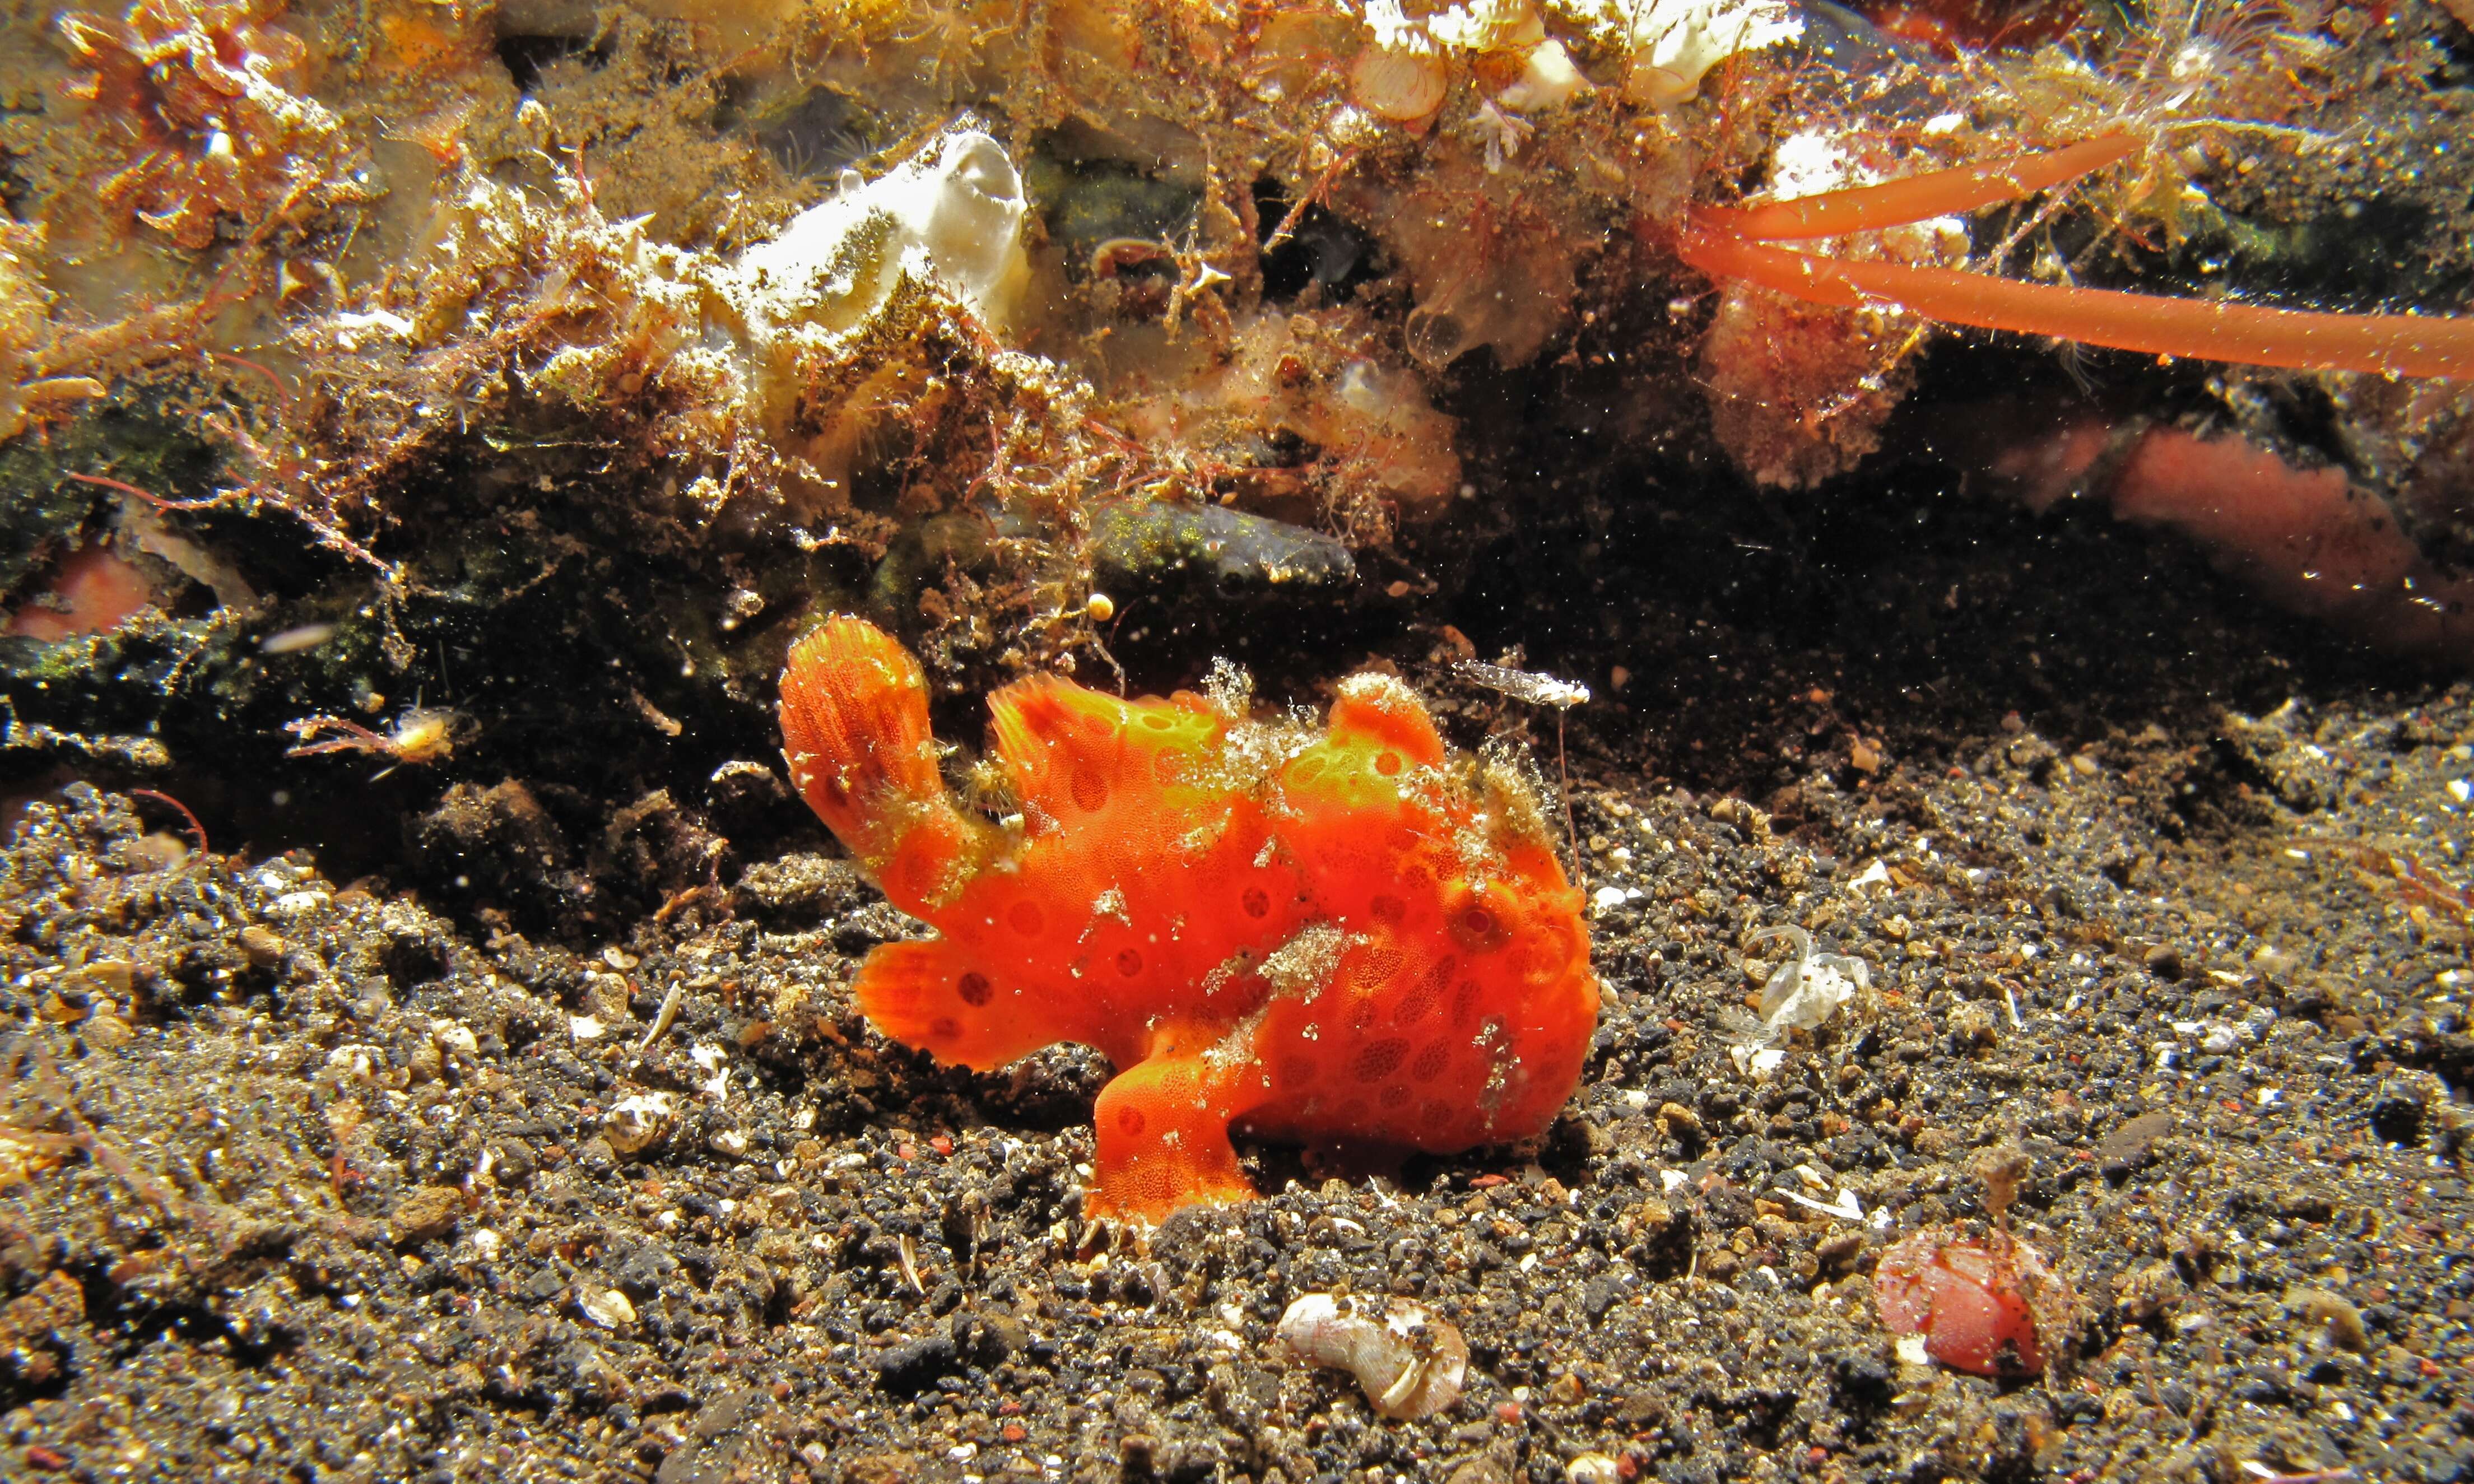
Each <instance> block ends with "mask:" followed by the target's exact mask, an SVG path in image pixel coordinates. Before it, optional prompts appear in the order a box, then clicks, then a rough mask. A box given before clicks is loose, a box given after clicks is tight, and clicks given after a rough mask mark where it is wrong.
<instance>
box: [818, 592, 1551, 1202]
mask: <svg viewBox="0 0 2474 1484" xmlns="http://www.w3.org/2000/svg"><path fill="white" fill-rule="evenodd" d="M989 709H990V711H991V712H992V713H993V719H992V723H991V726H990V736H991V742H992V748H991V750H992V753H993V756H994V760H995V762H996V764H997V766H998V767H999V769H1000V770H1001V771H1002V772H1003V774H1004V776H1005V778H1006V779H1007V782H1008V783H1009V784H1010V786H1011V788H1012V790H1013V791H1014V794H1015V797H1016V799H1017V800H1018V802H1019V805H1020V813H1019V815H1017V816H1015V818H1013V819H1009V820H1008V821H1007V827H1005V828H1003V829H1000V828H999V827H998V826H996V825H994V824H990V823H988V822H986V821H984V820H982V819H979V818H978V817H976V816H974V815H965V814H964V813H963V812H962V811H961V810H960V809H958V807H957V806H956V805H955V803H954V802H953V800H952V798H951V796H950V795H949V794H948V793H947V791H946V790H945V788H944V785H943V784H942V782H941V781H939V780H938V779H937V777H936V776H935V770H934V754H933V752H932V751H931V750H930V749H931V748H933V746H934V742H933V741H932V740H931V739H930V738H929V736H928V716H927V697H926V692H925V688H924V686H923V685H922V684H921V683H920V677H919V669H918V666H917V664H916V662H914V661H912V660H911V659H910V656H909V655H908V654H906V653H904V652H903V651H902V649H901V647H900V646H899V645H896V644H895V643H894V642H893V641H892V640H891V639H889V638H887V637H886V636H885V635H884V634H883V633H881V632H879V631H878V630H876V629H875V628H873V627H871V626H869V625H868V624H867V623H865V622H863V621H861V620H858V619H851V618H837V619H834V620H830V621H828V622H827V623H825V624H824V625H823V626H821V627H820V628H818V629H817V630H815V631H814V632H813V633H811V634H810V635H808V636H807V637H806V638H805V639H802V640H801V641H800V642H799V643H798V644H797V645H794V646H793V647H792V649H791V652H790V661H789V668H788V671H787V672H786V673H785V674H784V676H783V683H782V730H783V737H784V741H785V744H786V753H787V755H788V759H789V763H790V768H791V772H792V775H793V776H794V777H795V778H796V779H797V780H798V783H799V787H800V790H801V791H802V792H803V793H804V794H805V795H806V796H807V799H808V802H809V803H810V805H811V806H813V808H814V809H815V811H816V813H817V815H819V816H820V817H822V818H823V819H824V820H825V822H826V823H827V824H828V825H829V826H830V827H831V828H832V829H833V830H834V832H835V833H836V834H837V835H839V836H840V837H841V838H842V839H843V841H844V842H845V843H846V844H848V845H850V846H851V848H852V851H853V853H854V854H856V855H857V856H858V857H859V859H860V861H861V864H864V865H865V866H866V867H867V868H868V869H869V870H870V871H871V872H873V873H874V874H875V875H876V877H877V879H878V880H879V881H880V882H881V883H883V884H884V885H885V890H886V894H887V895H888V896H890V897H892V898H893V900H894V901H895V902H896V903H897V904H898V905H901V906H903V907H904V908H905V909H906V910H908V911H910V912H913V913H915V914H917V915H919V916H921V917H923V918H925V919H926V920H927V921H928V922H929V923H930V924H931V925H932V926H934V928H936V929H937V930H938V933H939V937H936V938H934V939H933V940H930V941H926V942H911V943H889V944H886V945H885V946H883V947H880V948H878V949H877V950H876V951H875V952H874V953H873V954H871V955H870V956H869V958H868V960H867V962H866V963H865V965H864V966H863V967H862V968H861V972H860V977H859V980H858V983H857V985H855V989H856V993H857V995H858V999H859V1004H860V1008H861V1010H862V1011H863V1012H865V1014H866V1015H867V1017H868V1019H869V1021H870V1022H871V1023H872V1024H874V1025H875V1026H876V1028H877V1029H878V1030H880V1031H882V1032H883V1033H885V1034H887V1035H889V1036H891V1037H893V1038H894V1039H896V1040H899V1041H903V1042H905V1043H907V1044H910V1045H912V1046H918V1047H922V1048H925V1049H926V1050H928V1051H930V1052H933V1053H934V1054H935V1055H936V1056H938V1057H940V1058H945V1059H947V1060H950V1061H958V1062H960V1063H962V1064H964V1065H966V1066H971V1067H976V1068H982V1069H986V1068H994V1067H998V1066H1002V1065H1004V1064H1005V1063H1007V1062H1008V1061H1011V1060H1014V1059H1015V1058H1019V1057H1022V1056H1025V1055H1027V1054H1029V1053H1031V1052H1032V1051H1036V1050H1038V1049H1039V1048H1041V1047H1043V1046H1047V1045H1050V1044H1053V1043H1055V1042H1058V1041H1076V1042H1080V1043H1082V1044H1085V1045H1089V1046H1094V1047H1097V1048H1098V1049H1099V1050H1100V1051H1102V1052H1103V1053H1104V1054H1105V1055H1106V1056H1107V1057H1109V1058H1110V1059H1112V1060H1113V1061H1115V1062H1116V1064H1117V1066H1118V1069H1119V1071H1118V1076H1117V1077H1116V1079H1115V1080H1114V1081H1112V1082H1111V1083H1108V1084H1107V1086H1106V1087H1105V1088H1104V1089H1103V1090H1102V1092H1101V1094H1100V1098H1099V1102H1098V1106H1097V1107H1096V1108H1095V1110H1094V1121H1095V1123H1096V1125H1097V1129H1096V1132H1097V1136H1098V1157H1097V1159H1096V1161H1095V1166H1094V1169H1095V1180H1094V1185H1095V1188H1094V1189H1093V1191H1092V1192H1091V1196H1090V1200H1089V1209H1090V1211H1091V1213H1092V1214H1094V1215H1107V1216H1119V1217H1133V1218H1140V1219H1144V1220H1151V1221H1156V1220H1158V1219H1160V1218H1161V1217H1164V1216H1166V1215H1167V1214H1168V1213H1169V1212H1171V1211H1174V1210H1176V1209H1177V1208H1178V1207H1179V1206H1183V1205H1187V1204H1195V1203H1198V1202H1225V1201H1236V1200H1243V1199H1245V1198H1247V1197H1249V1196H1251V1195H1252V1194H1253V1190H1252V1187H1251V1186H1250V1185H1249V1183H1248V1181H1247V1180H1246V1177H1245V1174H1244V1172H1243V1171H1242V1170H1241V1169H1240V1168H1239V1166H1238V1162H1237V1156H1236V1152H1235V1150H1234V1149H1233V1148H1232V1146H1231V1145H1230V1143H1229V1131H1230V1129H1231V1126H1232V1125H1234V1126H1236V1127H1237V1128H1238V1129H1240V1130H1241V1131H1249V1132H1253V1133H1258V1134H1262V1135H1265V1136H1269V1137H1273V1138H1281V1139H1294V1140H1302V1141H1316V1142H1324V1141H1328V1142H1366V1143H1374V1144H1381V1145H1389V1146H1394V1147H1405V1148H1413V1149H1421V1150H1427V1151H1430V1152H1435V1153H1449V1152H1453V1151H1457V1150H1463V1149H1467V1148H1470V1147H1472V1146H1475V1145H1478V1144H1484V1143H1490V1142H1496V1141H1502V1140H1510V1139H1518V1138H1525V1137H1528V1136H1530V1135H1533V1134H1536V1133H1538V1132H1540V1131H1543V1130H1544V1129H1545V1127H1546V1125H1547V1124H1548V1123H1549V1122H1550V1121H1552V1120H1553V1118H1554V1116H1555V1113H1556V1111H1557V1110H1558V1109H1559V1108H1561V1107H1563V1105H1564V1101H1565V1100H1566V1099H1567V1098H1569V1097H1570V1096H1571V1093H1572V1089H1573V1087H1574V1086H1575V1085H1576V1084H1577V1083H1578V1082H1579V1079H1580V1073H1581V1064H1582V1061H1583V1059H1584V1058H1585V1057H1586V1056H1587V1053H1588V1050H1589V1036H1590V1034H1591V1032H1592V1030H1593V1029H1594V1028H1595V1025H1596V1021H1597V1006H1598V985H1597V980H1596V978H1595V976H1594V975H1593V974H1592V973H1591V971H1590V968H1589V935H1588V932H1587V929H1586V928H1585V927H1584V925H1583V922H1582V917H1581V895H1580V893H1579V892H1578V891H1576V890H1575V889H1573V888H1572V887H1571V885H1570V884H1569V883H1568V882H1567V881H1566V880H1565V879H1564V873H1563V869H1562V867H1561V866H1560V865H1559V864H1558V863H1557V860H1556V855H1555V850H1554V846H1553V843H1552V841H1551V840H1550V839H1548V838H1547V837H1546V835H1545V832H1544V829H1543V826H1542V825H1541V824H1540V814H1539V811H1538V809H1537V806H1536V800H1535V799H1534V798H1532V797H1530V796H1529V795H1528V794H1527V793H1526V791H1525V787H1524V786H1523V785H1522V784H1521V783H1520V782H1519V781H1518V780H1517V779H1516V778H1514V777H1512V776H1510V772H1509V770H1508V769H1504V768H1501V767H1488V766H1481V765H1480V764H1478V763H1476V762H1474V761H1472V760H1469V759H1466V758H1459V757H1455V756H1454V755H1452V754H1451V753H1449V752H1448V751H1447V750H1446V749H1445V747H1444V746H1443V739H1442V738H1441V737H1440V736H1439V735H1438V734H1437V733H1436V731H1435V727H1434V723H1433V721H1432V720H1431V719H1430V718H1428V716H1427V714H1426V710H1425V707H1424V706H1423V705H1422V704H1421V703H1420V702H1419V699H1418V697H1417V696H1416V694H1415V693H1412V692H1411V691H1410V690H1409V689H1408V688H1407V687H1406V686H1404V685H1402V684H1400V683H1399V682H1398V681H1396V680H1392V679H1390V678H1387V677H1383V676H1373V675H1363V676H1358V677H1355V678H1352V679H1350V680H1347V681H1345V682H1343V684H1342V686H1341V691H1340V697H1339V699H1338V700H1337V701H1336V702H1335V703H1334V705H1333V707H1332V710H1331V716H1330V718H1329V724H1328V727H1327V729H1326V730H1325V731H1324V732H1323V733H1322V735H1320V736H1318V735H1315V734H1314V733H1312V732H1310V731H1308V730H1307V729H1305V728H1304V727H1302V726H1301V725H1298V724H1296V723H1294V722H1289V723H1264V722H1257V721H1254V720H1251V719H1249V718H1247V717H1244V716H1242V715H1239V714H1237V708H1236V706H1235V704H1234V702H1233V701H1228V700H1225V699H1224V700H1222V701H1217V702H1215V701H1212V700H1206V699H1204V698H1202V697H1200V696H1195V695H1191V694H1185V693H1179V694H1177V695H1176V696H1174V697H1172V698H1170V699H1168V700H1155V699H1144V700H1133V701H1128V700H1121V699H1119V698H1117V697H1115V696H1110V695H1104V694H1102V693H1098V692H1094V691H1088V690H1085V689H1083V688H1082V687H1080V686H1078V685H1075V684H1073V683H1072V682H1070V681H1066V680H1063V679H1059V678H1056V677H1054V676H1041V677H1037V678H1033V679H1029V680H1023V681H1019V682H1017V683H1015V684H1013V685H1010V686H1007V688H1005V689H1004V690H1002V691H1000V692H998V693H996V694H995V695H993V696H991V697H990V699H989Z"/></svg>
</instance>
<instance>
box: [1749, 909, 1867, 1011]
mask: <svg viewBox="0 0 2474 1484" xmlns="http://www.w3.org/2000/svg"><path fill="white" fill-rule="evenodd" d="M1773 937H1783V938H1785V939H1786V940H1787V942H1788V943H1789V944H1790V945H1792V946H1793V947H1794V949H1795V957H1794V958H1791V959H1789V960H1787V961H1785V962H1784V963H1782V964H1780V965H1779V966H1778V971H1777V972H1776V973H1774V974H1772V975H1770V978H1769V983H1768V984H1766V985H1762V986H1761V1010H1760V1015H1761V1024H1763V1025H1765V1026H1767V1027H1769V1028H1770V1029H1771V1030H1772V1031H1774V1032H1780V1033H1783V1032H1786V1031H1809V1030H1812V1029H1813V1028H1815V1027H1816V1026H1819V1025H1821V1024H1823V1023H1824V1022H1826V1021H1828V1020H1829V1019H1830V1017H1831V1016H1832V1015H1834V1014H1836V1013H1838V1011H1839V1010H1842V1009H1844V1008H1845V1007H1846V1006H1847V1004H1848V1003H1849V1002H1850V1001H1852V1000H1854V999H1855V998H1856V991H1857V990H1860V989H1864V988H1868V987H1870V986H1871V984H1872V971H1871V970H1870V969H1868V968H1866V967H1865V966H1864V961H1862V960H1861V959H1851V958H1849V957H1847V956H1846V955H1845V954H1836V953H1814V952H1813V951H1812V937H1811V935H1810V934H1808V933H1807V932H1805V931H1804V929H1802V928H1795V927H1783V928H1763V929H1762V930H1761V931H1760V932H1758V933H1756V934H1754V935H1753V941H1754V942H1755V943H1759V942H1761V941H1763V940H1764V939H1767V938H1773Z"/></svg>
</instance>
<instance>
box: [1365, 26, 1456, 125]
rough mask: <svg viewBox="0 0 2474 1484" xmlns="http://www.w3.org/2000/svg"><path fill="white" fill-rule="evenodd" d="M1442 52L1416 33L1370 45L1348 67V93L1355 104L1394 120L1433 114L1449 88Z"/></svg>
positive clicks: (1410, 121)
mask: <svg viewBox="0 0 2474 1484" xmlns="http://www.w3.org/2000/svg"><path fill="white" fill-rule="evenodd" d="M1451 82H1452V78H1451V71H1450V69H1449V68H1448V67H1447V66H1446V65H1445V64H1444V61H1443V52H1442V51H1441V50H1440V49H1439V48H1437V47H1436V46H1435V44H1434V43H1433V42H1432V41H1429V40H1426V39H1424V38H1423V37H1419V38H1417V39H1416V40H1414V41H1409V40H1404V41H1403V42H1402V43H1400V44H1395V45H1391V46H1370V47H1368V48H1367V49H1366V50H1364V51H1362V52H1360V53H1358V54H1357V61H1356V63H1355V64H1354V65H1352V66H1351V67H1350V68H1349V69H1348V95H1349V97H1350V99H1352V100H1353V101H1354V102H1355V103H1356V104H1357V106H1358V107H1359V108H1361V109H1365V110H1366V111H1367V112H1369V113H1371V114H1373V115H1375V116H1376V117H1378V118H1388V119H1390V120H1391V121H1392V122H1394V123H1395V124H1415V123H1419V122H1422V121H1423V120H1425V119H1429V118H1432V117H1434V115H1435V110H1436V109H1440V108H1442V107H1443V94H1444V93H1446V92H1448V91H1449V90H1450V88H1451Z"/></svg>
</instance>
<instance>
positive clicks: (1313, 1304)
mask: <svg viewBox="0 0 2474 1484" xmlns="http://www.w3.org/2000/svg"><path fill="white" fill-rule="evenodd" d="M1279 1335H1280V1340H1281V1343H1283V1344H1285V1345H1286V1346H1288V1348H1289V1349H1290V1350H1292V1351H1294V1352H1295V1353H1296V1354H1297V1355H1298V1356H1299V1357H1300V1358H1302V1359H1306V1360H1310V1361H1313V1362H1314V1363H1315V1364H1317V1365H1321V1366H1331V1367H1334V1368H1336V1369H1339V1370H1342V1371H1346V1372H1349V1373H1350V1374H1351V1375H1355V1376H1356V1377H1357V1384H1358V1385H1360V1386H1362V1387H1364V1388H1365V1389H1366V1399H1367V1400H1368V1401H1369V1402H1370V1403H1371V1404H1372V1406H1373V1408H1374V1410H1375V1411H1376V1412H1378V1413H1380V1414H1381V1415H1383V1416H1385V1417H1393V1418H1402V1419H1407V1420H1410V1421H1415V1420H1416V1419H1418V1418H1420V1417H1432V1416H1433V1415H1434V1414H1436V1413H1437V1412H1440V1411H1443V1409H1444V1408H1445V1407H1448V1406H1450V1405H1451V1404H1452V1403H1453V1402H1455V1401H1457V1400H1459V1399H1460V1395H1461V1382H1462V1380H1463V1379H1464V1378H1465V1377H1466V1376H1467V1372H1468V1345H1467V1342H1466V1341H1464V1340H1463V1339H1462V1338H1461V1332H1460V1331H1459V1330H1458V1329H1455V1328H1453V1327H1452V1326H1450V1325H1448V1324H1446V1323H1444V1322H1443V1320H1441V1319H1438V1318H1436V1317H1435V1316H1434V1315H1433V1314H1431V1313H1429V1312H1428V1311H1427V1310H1426V1308H1425V1307H1424V1306H1423V1305H1422V1304H1417V1303H1411V1302H1407V1301H1405V1300H1400V1299H1390V1300H1386V1299H1375V1298H1364V1299H1361V1298H1356V1297H1352V1296H1349V1295H1345V1294H1344V1295H1339V1296H1334V1295H1332V1294H1307V1295H1306V1296H1305V1297H1303V1298H1301V1299H1299V1300H1298V1301H1297V1302H1295V1303H1292V1304H1290V1305H1289V1309H1288V1312H1287V1313H1285V1314H1282V1315H1281V1316H1280V1328H1279Z"/></svg>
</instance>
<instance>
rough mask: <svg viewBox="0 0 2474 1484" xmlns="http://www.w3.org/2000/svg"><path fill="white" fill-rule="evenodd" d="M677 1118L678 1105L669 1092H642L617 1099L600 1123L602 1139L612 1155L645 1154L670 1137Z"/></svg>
mask: <svg viewBox="0 0 2474 1484" xmlns="http://www.w3.org/2000/svg"><path fill="white" fill-rule="evenodd" d="M677 1118H678V1104H677V1102H676V1101H675V1100H674V1099H672V1098H671V1096H670V1095H669V1094H668V1093H667V1092H640V1093H637V1094H635V1095H633V1096H632V1097H625V1098H621V1099H619V1100H618V1106H616V1107H613V1108H611V1109H610V1113H609V1116H608V1117H606V1118H604V1119H602V1121H601V1136H602V1137H603V1138H605V1139H607V1140H609V1141H610V1148H611V1150H612V1152H614V1153H616V1154H618V1155H621V1156H624V1155H637V1154H642V1153H643V1152H644V1151H645V1150H647V1149H650V1148H652V1147H653V1146H654V1145H655V1144H658V1143H660V1142H661V1141H662V1140H663V1139H665V1138H667V1137H668V1136H669V1132H670V1125H671V1124H672V1123H673V1122H675V1121H676V1120H677Z"/></svg>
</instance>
